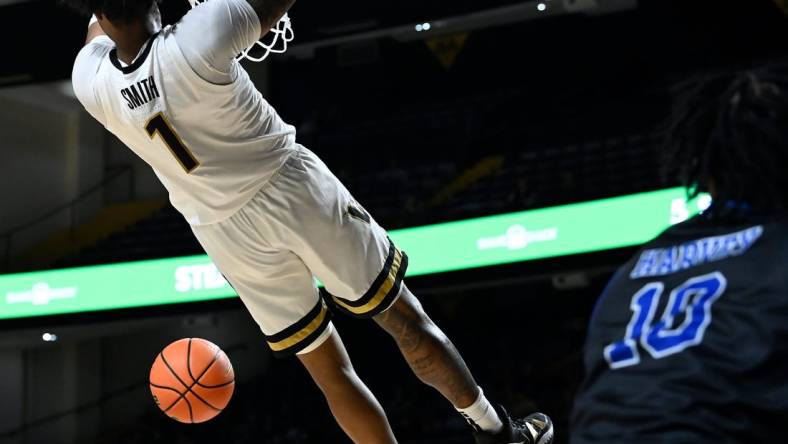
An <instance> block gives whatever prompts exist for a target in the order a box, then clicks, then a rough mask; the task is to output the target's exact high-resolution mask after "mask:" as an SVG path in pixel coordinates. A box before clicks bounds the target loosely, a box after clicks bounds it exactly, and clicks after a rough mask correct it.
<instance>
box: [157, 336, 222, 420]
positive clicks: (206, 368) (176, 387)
mask: <svg viewBox="0 0 788 444" xmlns="http://www.w3.org/2000/svg"><path fill="white" fill-rule="evenodd" d="M234 388H235V374H234V373H233V366H232V364H230V360H229V359H228V358H227V355H226V354H225V353H224V352H223V351H222V350H221V349H220V348H219V347H218V346H216V345H215V344H213V343H211V342H209V341H206V340H205V339H199V338H186V339H179V340H177V341H175V342H173V343H172V344H170V345H168V346H167V347H166V348H165V349H164V350H162V351H161V353H159V354H158V356H156V360H155V361H153V366H152V367H151V369H150V390H151V394H153V400H154V401H156V405H158V406H159V408H160V409H161V410H162V411H163V412H164V413H165V414H166V415H167V416H169V417H170V418H172V419H174V420H176V421H180V422H183V423H192V424H193V423H200V422H205V421H208V420H209V419H211V418H214V417H215V416H216V415H218V414H219V413H221V411H222V410H224V408H225V407H227V404H228V403H229V402H230V398H231V397H232V396H233V390H234Z"/></svg>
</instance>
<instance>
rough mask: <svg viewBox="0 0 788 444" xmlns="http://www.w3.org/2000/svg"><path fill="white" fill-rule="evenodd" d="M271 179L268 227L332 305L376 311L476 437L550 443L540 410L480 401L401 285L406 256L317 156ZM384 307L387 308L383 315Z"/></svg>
mask: <svg viewBox="0 0 788 444" xmlns="http://www.w3.org/2000/svg"><path fill="white" fill-rule="evenodd" d="M276 185H277V186H276V187H272V188H271V189H270V192H269V194H270V197H269V198H267V199H266V202H267V204H268V206H269V208H267V209H266V213H267V214H270V215H272V217H274V218H276V220H277V225H276V226H273V227H271V228H272V230H273V231H275V232H278V234H277V235H276V239H277V241H278V242H281V247H280V248H283V249H288V250H290V251H292V252H293V253H294V254H296V255H297V256H298V257H299V258H300V259H301V260H302V261H303V262H304V263H305V264H306V265H307V267H308V268H309V269H310V271H311V272H312V273H314V274H315V276H317V277H318V278H319V279H320V281H322V282H323V284H324V285H325V290H326V293H327V294H326V300H330V301H331V302H332V303H333V305H334V308H336V310H337V311H340V312H343V313H345V314H348V315H350V316H354V317H357V318H360V319H369V318H373V319H376V318H377V317H378V316H380V318H379V319H381V321H380V322H381V323H382V325H384V327H385V328H387V330H389V332H390V333H392V335H393V336H394V337H395V338H396V339H397V341H398V344H400V347H401V348H402V349H403V354H404V355H405V357H406V359H407V360H408V363H409V364H410V365H411V367H412V368H413V369H414V371H415V372H416V374H417V375H418V376H419V377H420V378H422V380H423V381H425V382H426V383H427V384H429V385H431V386H433V387H435V388H437V389H438V390H439V391H440V392H441V393H443V394H444V395H445V396H446V397H447V399H448V400H449V401H450V402H452V404H454V405H455V407H458V409H460V410H461V413H463V414H464V415H465V416H466V418H468V419H469V420H470V421H471V422H472V425H474V427H476V430H477V432H479V433H478V434H477V442H479V443H485V444H487V443H490V444H499V443H500V444H508V443H514V442H518V443H528V444H545V443H549V442H551V435H552V429H551V424H550V423H549V419H548V418H547V417H545V416H544V415H537V416H535V417H534V418H532V419H533V420H534V422H533V423H532V424H531V423H529V424H528V425H526V423H525V422H523V423H522V424H521V423H520V422H518V421H510V420H509V417H508V415H506V413H505V412H503V410H502V409H496V408H494V407H493V406H491V405H490V403H489V402H487V399H486V398H485V397H484V396H483V394H482V393H481V390H480V389H479V388H478V386H477V385H476V383H475V381H474V380H473V377H472V376H471V374H470V372H469V371H468V368H467V366H466V365H465V363H464V362H463V360H462V358H461V357H460V355H459V353H458V352H457V351H456V350H455V349H454V347H453V346H452V345H451V342H450V341H449V340H448V339H447V338H446V336H445V335H444V334H443V332H441V330H440V329H439V328H438V327H437V326H435V324H434V323H433V322H432V321H431V320H430V319H429V317H428V316H427V315H426V314H424V311H423V310H422V309H421V306H420V305H419V304H418V301H416V299H415V297H413V296H412V295H411V294H410V292H409V291H407V290H406V289H404V286H403V284H402V280H403V278H404V276H405V273H406V270H407V268H408V257H407V255H406V254H405V253H404V252H403V251H401V250H400V249H399V248H397V246H396V245H395V244H394V242H392V241H391V239H389V238H388V236H387V234H386V231H385V230H384V229H383V228H381V227H380V226H379V225H378V224H377V222H375V220H374V219H372V217H370V215H369V214H368V213H367V212H366V211H365V210H364V209H363V208H362V207H361V206H360V205H359V204H358V202H356V201H355V200H354V199H353V197H352V196H351V195H350V193H349V192H348V191H347V190H346V189H345V187H344V186H343V185H342V184H341V183H340V182H339V180H337V178H336V177H335V176H334V175H333V174H332V173H331V172H330V171H329V170H328V168H327V167H326V166H325V164H323V162H322V161H320V159H319V158H317V156H315V155H314V154H313V153H311V152H310V151H309V150H306V149H303V148H299V150H298V151H297V153H296V154H295V155H294V156H293V157H292V158H291V159H290V160H289V161H288V163H287V164H286V165H285V166H284V167H283V168H282V169H281V170H280V172H279V174H278V176H277V179H276ZM403 295H404V297H403ZM386 311H391V313H390V314H388V315H385V316H384V313H385V312H386ZM340 402H341V399H340ZM351 407H352V406H351Z"/></svg>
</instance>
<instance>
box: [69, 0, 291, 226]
mask: <svg viewBox="0 0 788 444" xmlns="http://www.w3.org/2000/svg"><path fill="white" fill-rule="evenodd" d="M221 6H225V7H221ZM233 8H235V10H233ZM228 10H229V11H230V12H228ZM239 15H240V17H239ZM254 20H256V16H254V11H253V10H252V9H251V7H250V6H249V5H248V4H246V2H245V0H217V1H214V2H207V3H205V4H203V5H200V6H199V7H197V8H195V9H194V10H192V11H190V12H189V13H188V14H187V15H186V17H184V18H183V19H182V20H181V22H179V23H178V24H176V25H174V26H168V27H165V28H164V29H163V30H161V31H160V32H159V33H158V34H156V35H154V36H153V37H152V38H151V39H150V40H148V42H147V43H146V44H145V45H144V46H143V47H142V49H141V52H140V53H139V54H138V56H137V57H136V59H135V60H134V61H133V62H132V63H131V64H130V65H125V64H124V63H122V62H121V61H120V60H118V57H117V53H116V50H115V45H114V43H113V42H112V41H111V40H110V39H109V38H107V37H100V38H97V39H95V40H94V41H92V42H91V43H90V44H89V45H88V46H86V47H85V49H83V51H82V52H80V55H79V56H78V57H77V61H76V63H75V70H74V79H73V81H74V87H75V91H76V93H77V96H78V97H79V98H80V101H82V103H83V104H84V105H85V107H86V109H87V110H88V111H89V112H90V113H91V114H92V115H93V116H94V117H96V118H97V119H98V120H99V121H100V122H102V123H103V124H104V126H105V127H106V128H107V129H108V130H109V131H110V132H112V133H113V134H115V135H116V136H117V137H118V138H119V139H120V140H121V141H123V142H124V143H125V144H126V145H127V146H128V147H129V148H131V149H132V150H133V151H134V152H135V153H136V154H137V155H139V156H140V157H141V158H142V159H143V160H145V161H146V162H147V163H148V164H150V165H151V166H152V167H153V169H154V171H155V172H156V174H157V176H158V177H159V178H160V179H161V181H162V183H163V184H164V185H165V187H166V188H167V189H168V191H169V193H170V199H171V201H172V203H173V205H174V206H175V207H176V208H177V209H178V210H179V211H181V213H183V215H184V216H185V217H186V218H187V220H188V221H189V222H190V223H191V224H194V225H201V224H210V223H214V222H217V221H219V220H222V219H224V218H226V217H228V216H230V215H232V214H233V213H234V212H235V211H237V210H238V208H240V207H241V206H243V205H244V204H245V203H246V202H248V201H249V199H251V197H252V196H253V195H254V194H255V193H256V192H257V191H258V190H259V189H260V187H261V186H262V185H263V184H265V183H266V182H267V181H268V180H269V179H270V178H271V176H272V175H273V174H274V173H275V172H276V171H277V170H278V169H279V167H280V166H281V165H282V164H283V163H284V162H285V160H286V159H287V157H288V156H289V155H290V153H291V151H292V149H293V147H294V144H295V130H294V128H293V127H292V126H290V125H287V124H286V123H284V122H283V121H282V120H281V119H280V118H279V116H278V115H277V113H276V111H275V110H274V109H273V107H271V106H270V105H269V104H268V103H267V102H266V100H265V99H264V98H263V97H262V95H261V94H260V92H259V91H258V90H257V89H256V88H255V86H254V84H253V82H252V81H251V80H250V78H249V76H248V74H247V73H246V71H245V70H244V69H243V68H242V67H241V66H240V65H239V64H238V63H237V62H235V61H234V60H232V58H231V57H232V54H235V52H233V51H235V49H234V47H240V46H241V45H243V44H248V43H247V41H248V40H252V41H253V40H254V39H255V38H257V37H259V35H260V31H259V22H255V21H254ZM244 21H246V25H247V26H246V28H245V29H244V26H243V24H244ZM225 22H227V24H226V25H225ZM239 22H240V24H239ZM255 25H256V27H255ZM223 26H226V27H228V28H229V29H227V30H226V31H225V33H226V35H219V36H216V35H212V34H221V33H222V27H223ZM219 49H220V50H222V51H225V52H227V53H228V54H230V56H229V57H230V58H228V59H227V60H226V65H225V66H222V67H221V69H219V68H216V67H215V65H216V64H217V63H215V60H216V58H217V56H216V54H214V52H216V51H218V50H219Z"/></svg>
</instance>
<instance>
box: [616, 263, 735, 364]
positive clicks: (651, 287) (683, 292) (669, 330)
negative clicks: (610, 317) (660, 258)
mask: <svg viewBox="0 0 788 444" xmlns="http://www.w3.org/2000/svg"><path fill="white" fill-rule="evenodd" d="M726 286H727V280H726V279H725V276H724V275H723V274H722V273H720V272H714V273H710V274H707V275H704V276H698V277H695V278H692V279H690V280H688V281H687V282H685V283H684V284H682V285H680V286H679V287H677V288H675V289H674V290H673V291H672V292H671V293H670V298H669V299H668V304H667V307H666V308H665V313H664V314H663V315H662V319H661V320H660V321H659V322H656V323H655V322H654V316H655V314H656V311H657V305H659V300H660V297H661V296H662V293H664V290H665V286H664V285H663V284H662V282H653V283H651V284H648V285H646V286H644V287H643V288H641V289H640V291H638V292H637V293H635V296H633V297H632V304H631V306H630V308H631V309H632V311H633V312H634V314H633V315H632V319H631V320H630V321H629V325H628V326H627V332H626V336H625V337H624V340H623V341H619V342H615V343H613V344H610V345H608V346H607V347H605V351H604V354H605V359H606V360H607V362H608V364H609V365H610V368H612V369H617V368H624V367H629V366H632V365H637V364H639V363H640V354H639V353H638V345H640V346H641V347H642V348H643V349H644V350H646V351H647V352H648V353H649V354H650V355H651V356H652V357H653V358H654V359H661V358H665V357H668V356H670V355H673V354H676V353H681V352H682V351H684V350H685V349H686V348H687V347H691V346H693V345H698V344H700V343H701V342H703V334H704V333H705V332H706V328H707V327H708V326H709V324H711V305H712V304H714V302H715V301H716V300H717V299H719V298H720V296H722V294H723V293H725V288H726ZM679 317H683V318H684V320H683V322H681V324H680V325H675V324H678V322H676V318H679Z"/></svg>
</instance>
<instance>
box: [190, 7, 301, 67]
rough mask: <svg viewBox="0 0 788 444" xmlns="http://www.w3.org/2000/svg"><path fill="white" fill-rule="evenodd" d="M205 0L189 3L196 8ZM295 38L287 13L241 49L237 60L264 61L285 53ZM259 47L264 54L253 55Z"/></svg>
mask: <svg viewBox="0 0 788 444" xmlns="http://www.w3.org/2000/svg"><path fill="white" fill-rule="evenodd" d="M204 1H206V0H189V4H191V6H192V8H194V7H195V6H197V5H199V4H200V3H202V2H204ZM269 36H273V37H269ZM294 38H295V32H293V26H292V24H291V23H290V16H288V15H287V13H285V15H283V16H282V18H281V19H279V22H277V24H276V26H274V27H273V28H271V31H270V32H268V34H266V36H265V37H264V38H263V39H261V40H258V41H256V42H254V43H253V44H252V46H250V47H248V48H246V49H245V50H243V51H241V53H240V54H239V55H238V57H236V60H238V61H241V60H243V59H247V60H251V61H253V62H262V61H263V60H265V59H266V58H267V57H268V56H269V55H270V54H283V53H284V52H285V51H287V44H288V43H290V42H292V41H293V39H294ZM266 41H267V42H266ZM258 47H259V48H260V49H261V50H262V51H263V52H262V55H261V56H258V57H255V56H253V55H251V54H250V53H251V52H253V51H254V52H256V51H258V49H257V48H258Z"/></svg>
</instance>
